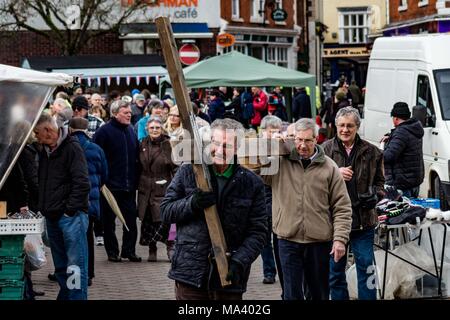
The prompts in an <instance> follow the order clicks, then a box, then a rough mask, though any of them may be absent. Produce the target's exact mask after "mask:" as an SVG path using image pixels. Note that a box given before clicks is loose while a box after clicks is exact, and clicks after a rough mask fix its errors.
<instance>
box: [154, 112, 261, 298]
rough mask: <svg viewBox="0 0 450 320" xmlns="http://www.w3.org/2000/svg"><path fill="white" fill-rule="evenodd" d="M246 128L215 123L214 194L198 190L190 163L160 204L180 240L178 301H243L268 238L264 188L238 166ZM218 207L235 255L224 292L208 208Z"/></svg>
mask: <svg viewBox="0 0 450 320" xmlns="http://www.w3.org/2000/svg"><path fill="white" fill-rule="evenodd" d="M240 130H242V131H243V127H242V125H241V124H240V123H239V122H237V121H234V120H231V119H220V120H216V121H214V122H213V123H212V124H211V149H210V150H211V160H212V165H211V166H208V168H209V171H210V173H211V182H212V189H213V191H211V192H204V191H201V190H199V189H197V188H196V183H195V176H194V171H193V168H192V165H191V164H183V165H182V166H181V167H180V168H179V169H178V171H177V173H176V174H175V177H174V179H173V180H172V182H171V184H170V185H169V188H168V189H167V192H166V196H165V197H164V199H163V201H162V203H161V218H162V220H163V222H165V223H176V225H177V239H176V245H175V254H174V257H173V259H172V265H171V269H170V272H169V278H171V279H173V280H175V294H176V299H177V300H210V299H213V300H241V299H242V295H243V293H244V292H245V291H246V289H247V282H248V278H249V274H250V267H251V264H252V263H253V262H254V261H255V260H256V258H257V257H258V255H259V254H260V252H261V250H262V248H263V247H264V244H265V242H266V237H267V216H266V213H265V203H264V184H263V182H262V180H261V178H259V177H258V176H256V175H255V174H254V173H253V172H251V171H249V170H247V169H245V168H243V167H241V166H240V165H239V164H237V157H236V152H237V147H238V145H237V133H238V132H239V131H240ZM214 204H216V205H217V210H218V213H219V218H220V220H221V225H222V229H223V233H224V236H225V241H226V244H227V248H228V253H229V255H230V260H229V272H228V275H227V279H228V280H229V281H231V283H232V284H231V285H230V286H226V287H225V288H222V286H221V283H220V279H219V274H218V271H217V266H216V262H215V260H214V255H213V250H212V247H211V240H210V238H209V233H208V227H207V225H206V220H205V217H204V209H205V208H208V207H210V206H212V205H214Z"/></svg>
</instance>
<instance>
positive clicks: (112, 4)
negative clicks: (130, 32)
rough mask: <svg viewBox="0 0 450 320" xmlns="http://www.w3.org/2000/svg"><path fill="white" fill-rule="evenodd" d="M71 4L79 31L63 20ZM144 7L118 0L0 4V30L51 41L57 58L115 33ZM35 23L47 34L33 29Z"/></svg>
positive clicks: (6, 0) (141, 1)
mask: <svg viewBox="0 0 450 320" xmlns="http://www.w3.org/2000/svg"><path fill="white" fill-rule="evenodd" d="M74 4H75V5H78V6H79V8H80V16H79V22H80V29H79V30H72V26H70V25H69V22H68V21H67V19H66V16H65V14H66V13H65V10H66V9H67V7H69V6H70V5H74ZM145 6H146V0H136V1H134V2H133V3H132V4H131V5H130V6H129V7H126V8H123V7H121V5H120V1H118V0H76V1H74V0H70V1H69V0H67V1H65V0H60V1H58V0H3V1H1V0H0V30H13V29H15V30H28V31H31V32H34V33H36V34H39V35H42V36H44V37H45V38H47V39H50V40H52V41H53V42H54V43H55V45H57V46H58V47H59V48H60V50H61V54H63V55H74V54H77V53H79V52H80V51H82V50H83V47H84V46H86V45H87V44H88V43H89V41H91V40H95V39H96V38H98V37H99V36H102V35H105V34H107V33H111V32H112V33H117V32H118V30H119V27H120V25H121V24H123V23H126V22H127V21H128V19H129V18H130V17H131V16H132V15H133V13H136V12H138V10H140V9H142V8H144V7H145ZM114 13H117V14H114ZM39 19H41V20H42V22H43V23H44V24H45V25H46V27H48V29H49V30H43V29H42V28H39V27H37V26H36V24H35V22H36V20H39Z"/></svg>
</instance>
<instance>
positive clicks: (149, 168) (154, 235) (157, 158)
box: [138, 117, 177, 262]
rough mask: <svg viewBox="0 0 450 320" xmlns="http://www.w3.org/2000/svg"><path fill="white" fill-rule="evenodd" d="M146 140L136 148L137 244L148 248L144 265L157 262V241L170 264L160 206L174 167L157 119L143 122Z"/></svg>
mask: <svg viewBox="0 0 450 320" xmlns="http://www.w3.org/2000/svg"><path fill="white" fill-rule="evenodd" d="M147 131H148V133H149V136H148V137H146V138H145V139H144V140H143V141H142V142H141V144H140V152H139V161H140V163H141V167H142V171H141V175H140V178H139V187H138V211H139V218H140V220H141V222H142V224H141V237H140V240H139V244H141V245H143V246H148V248H149V255H148V259H147V261H149V262H155V261H157V246H156V243H157V241H161V242H163V243H165V244H166V247H167V257H168V258H169V260H171V258H172V256H173V251H174V241H173V240H172V241H169V240H168V233H169V228H170V225H169V224H165V223H162V222H161V215H160V204H161V201H162V199H163V197H164V195H165V193H166V189H167V186H168V185H169V183H170V182H171V181H172V178H173V176H174V174H175V171H176V168H177V166H176V165H175V164H174V163H173V161H172V148H171V145H170V142H169V140H170V138H169V136H167V135H165V134H164V131H163V123H162V121H161V119H160V118H157V117H155V118H150V120H149V121H148V122H147Z"/></svg>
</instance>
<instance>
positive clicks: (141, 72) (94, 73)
mask: <svg viewBox="0 0 450 320" xmlns="http://www.w3.org/2000/svg"><path fill="white" fill-rule="evenodd" d="M53 71H54V72H62V73H67V74H70V75H72V76H81V77H82V78H87V77H91V78H98V77H100V78H106V77H145V76H165V75H166V74H167V70H166V69H165V68H163V67H160V66H158V67H127V68H123V67H121V68H80V69H54V70H53Z"/></svg>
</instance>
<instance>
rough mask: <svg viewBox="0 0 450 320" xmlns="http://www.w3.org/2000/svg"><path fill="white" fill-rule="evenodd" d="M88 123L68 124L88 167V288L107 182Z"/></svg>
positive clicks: (74, 120)
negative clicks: (101, 199) (88, 129)
mask: <svg viewBox="0 0 450 320" xmlns="http://www.w3.org/2000/svg"><path fill="white" fill-rule="evenodd" d="M88 125H89V122H88V121H87V120H86V119H85V118H81V117H75V118H72V119H71V120H70V122H69V130H70V134H71V135H72V136H73V137H76V138H77V139H78V141H79V142H80V145H81V147H82V148H83V151H84V155H85V157H86V162H87V166H88V174H89V182H90V186H91V188H90V192H89V209H88V214H89V226H88V230H87V233H86V234H87V241H88V286H90V285H91V284H92V279H94V277H95V265H94V261H95V255H94V225H95V224H96V223H99V222H98V221H99V220H101V214H100V189H101V187H103V185H104V184H105V183H106V181H107V180H108V163H107V162H106V157H105V153H104V152H103V150H102V148H100V147H99V146H98V145H96V144H95V143H93V142H91V141H90V139H89V137H88V136H87V128H88Z"/></svg>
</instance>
